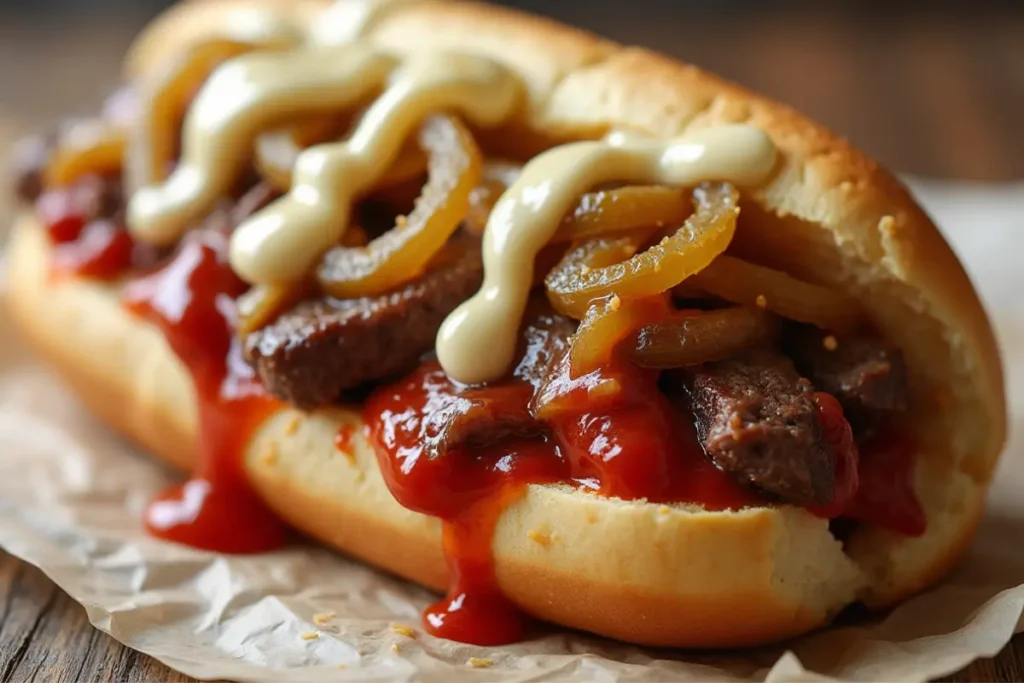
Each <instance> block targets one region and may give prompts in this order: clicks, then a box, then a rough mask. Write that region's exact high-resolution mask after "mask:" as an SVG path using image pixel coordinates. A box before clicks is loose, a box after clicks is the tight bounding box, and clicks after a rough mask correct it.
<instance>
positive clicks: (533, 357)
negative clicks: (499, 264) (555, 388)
mask: <svg viewBox="0 0 1024 683" xmlns="http://www.w3.org/2000/svg"><path fill="white" fill-rule="evenodd" d="M524 319H525V320H526V324H525V325H523V329H522V343H521V348H522V351H521V353H520V354H519V363H518V364H517V365H516V368H515V370H514V371H513V373H512V374H513V375H514V376H515V377H517V378H518V379H521V380H523V381H525V382H528V383H529V384H530V385H532V386H533V389H534V391H539V390H540V388H541V387H542V386H543V385H544V383H545V382H547V380H548V378H549V377H550V376H551V374H552V373H554V372H555V371H556V370H557V369H558V365H559V363H560V362H561V360H562V358H563V357H564V356H565V354H566V352H568V350H569V342H570V340H571V338H572V335H573V334H575V332H576V328H577V327H578V326H579V325H578V323H576V322H575V321H574V320H570V319H569V318H566V317H565V316H564V315H560V314H558V313H556V312H555V311H554V309H553V308H551V305H550V304H549V303H548V302H547V300H545V299H543V298H541V297H537V298H535V299H533V300H531V301H530V305H529V308H528V310H527V312H526V315H525V316H524Z"/></svg>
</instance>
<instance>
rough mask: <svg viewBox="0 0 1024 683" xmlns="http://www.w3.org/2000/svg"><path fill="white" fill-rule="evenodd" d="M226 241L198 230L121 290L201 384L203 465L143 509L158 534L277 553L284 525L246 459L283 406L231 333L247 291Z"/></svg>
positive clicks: (210, 546) (213, 546)
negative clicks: (257, 487)
mask: <svg viewBox="0 0 1024 683" xmlns="http://www.w3.org/2000/svg"><path fill="white" fill-rule="evenodd" d="M227 244H228V240H227V237H226V236H225V235H224V234H222V233H219V232H215V231H194V232H192V233H190V234H189V235H188V236H187V237H186V239H185V241H184V242H183V243H182V245H181V247H180V249H179V251H178V253H177V254H176V255H175V257H174V258H173V259H172V260H171V261H170V262H169V263H167V264H166V265H165V266H164V267H162V268H161V269H160V270H158V271H156V272H155V273H153V274H151V275H149V276H147V277H144V278H141V279H138V280H135V281H133V282H131V283H130V284H129V285H128V286H127V287H126V289H125V291H124V295H123V296H124V304H125V306H126V307H127V308H128V310H130V311H132V312H134V313H137V314H139V315H141V316H143V317H145V318H146V319H148V320H150V321H152V322H153V323H155V324H156V325H157V326H158V327H159V328H160V329H161V331H162V332H163V334H164V337H165V338H166V340H167V342H168V344H169V345H170V347H171V349H172V350H173V351H174V353H175V355H177V356H178V358H179V359H180V360H181V361H182V363H184V364H185V366H186V367H187V368H188V370H189V373H190V374H191V376H192V380H193V382H194V384H195V389H196V396H197V399H198V403H199V439H198V450H199V452H198V462H197V465H196V468H195V471H194V472H193V475H192V478H191V479H189V480H188V481H187V482H185V483H184V484H183V485H181V486H175V487H173V488H171V489H168V490H167V491H165V492H164V493H162V494H161V495H160V496H159V497H158V498H157V499H156V500H154V501H153V502H152V503H151V504H150V505H149V507H148V508H147V510H146V515H145V520H146V528H147V530H148V531H149V532H150V533H152V534H153V535H155V536H158V537H160V538H164V539H167V540H171V541H176V542H179V543H184V544H186V545H190V546H194V547H197V548H204V549H207V550H214V551H218V552H225V553H254V552H262V551H266V550H272V549H274V548H277V547H279V546H280V545H282V544H283V543H284V541H285V538H286V528H285V526H284V524H283V523H282V522H281V521H280V520H279V519H278V518H277V517H276V516H275V515H274V514H273V513H272V512H271V511H270V510H269V509H268V508H267V507H266V506H265V505H264V504H263V502H262V501H261V500H260V499H259V497H258V496H257V495H256V494H255V493H254V492H253V491H252V489H251V487H250V485H249V483H248V481H247V480H246V477H245V473H244V469H243V463H242V455H243V452H244V449H245V446H246V444H247V443H248V442H249V439H250V437H251V435H252V433H253V431H254V430H255V429H256V428H257V427H258V426H259V425H260V423H261V422H263V420H264V419H266V418H267V417H268V416H269V415H270V414H271V413H272V412H274V410H275V409H276V408H277V406H278V404H277V403H276V402H275V401H274V400H273V399H271V398H270V397H269V396H268V395H267V394H266V393H265V392H264V390H263V388H262V387H261V386H260V385H259V383H258V381H257V380H256V378H255V376H254V374H253V371H252V369H251V368H250V367H249V366H248V365H247V364H246V363H245V361H244V360H243V359H242V356H241V349H240V345H239V343H238V340H237V339H236V338H235V335H234V334H233V325H232V322H233V320H234V316H235V304H234V299H235V298H236V297H237V296H238V295H240V294H241V293H242V292H243V291H244V290H245V285H244V283H242V282H241V281H240V280H239V279H238V278H237V277H236V276H235V274H234V273H233V272H232V270H231V268H230V267H229V265H228V262H227Z"/></svg>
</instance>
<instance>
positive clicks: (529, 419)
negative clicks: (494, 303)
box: [424, 297, 576, 457]
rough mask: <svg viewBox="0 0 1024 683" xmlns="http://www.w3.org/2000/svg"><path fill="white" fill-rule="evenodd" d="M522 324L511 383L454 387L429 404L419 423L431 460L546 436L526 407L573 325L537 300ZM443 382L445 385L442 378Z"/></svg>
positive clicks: (564, 347) (563, 349)
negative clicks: (511, 440) (454, 450)
mask: <svg viewBox="0 0 1024 683" xmlns="http://www.w3.org/2000/svg"><path fill="white" fill-rule="evenodd" d="M524 320H525V322H524V324H523V327H522V329H521V331H520V338H521V341H520V350H519V354H518V355H519V363H518V364H517V365H516V368H515V370H514V371H513V373H512V374H513V378H514V379H513V380H512V381H508V382H500V383H498V384H494V385H484V386H478V387H466V388H462V387H460V388H458V389H457V390H456V391H455V392H453V393H452V394H451V395H446V396H445V397H444V398H445V399H446V400H438V401H435V405H436V409H435V410H433V411H432V412H431V413H430V414H428V415H426V416H425V418H424V419H425V420H426V422H427V423H428V424H427V425H426V432H425V433H427V434H429V435H430V438H429V439H428V449H429V452H430V454H431V457H436V456H439V455H444V454H445V453H446V452H447V451H449V450H450V449H452V448H457V447H459V446H464V445H468V446H474V445H481V444H489V443H494V442H497V441H500V440H502V439H505V438H509V437H519V438H534V437H539V436H543V435H544V434H546V433H547V425H545V424H544V423H543V422H540V421H538V420H537V419H535V418H534V416H533V413H532V412H531V410H530V402H531V400H532V399H533V395H534V392H535V391H536V390H537V389H538V388H539V387H540V386H541V384H542V383H543V382H544V381H546V380H547V378H548V375H549V374H550V373H551V372H553V371H554V368H555V366H556V365H557V364H558V361H559V360H560V359H561V358H562V356H563V355H564V354H565V352H566V351H567V350H568V348H569V338H570V337H571V336H572V334H573V332H575V331H576V323H575V322H573V321H572V320H570V319H569V318H566V317H564V316H561V315H559V314H558V313H555V311H554V310H553V309H552V308H551V305H550V304H548V302H547V300H546V299H544V298H543V297H537V298H536V299H534V300H532V301H531V302H530V305H529V307H528V309H527V311H526V315H525V316H524ZM517 380H518V381H517ZM445 381H446V382H450V380H448V379H447V377H446V378H445ZM438 396H439V397H440V396H441V394H440V393H439V394H438Z"/></svg>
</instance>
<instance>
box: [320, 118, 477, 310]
mask: <svg viewBox="0 0 1024 683" xmlns="http://www.w3.org/2000/svg"><path fill="white" fill-rule="evenodd" d="M419 144H420V146H421V147H422V148H423V150H425V152H426V153H427V155H428V158H429V162H428V178H427V184H426V185H425V186H424V187H423V191H422V193H421V194H420V197H419V199H418V200H417V202H416V207H415V208H414V209H413V211H412V213H410V214H409V216H408V218H405V219H401V218H400V219H399V220H398V221H396V225H395V227H394V228H392V229H391V230H388V231H387V232H386V233H384V234H383V235H381V236H380V237H378V238H376V239H374V240H373V241H372V242H370V243H369V244H368V245H367V246H366V247H363V248H346V247H335V248H334V249H332V250H331V251H329V252H328V253H327V254H326V255H325V256H324V258H323V260H322V262H321V263H320V266H319V267H318V268H317V280H318V281H319V283H320V286H321V288H322V289H323V291H324V292H326V293H327V294H330V295H332V296H336V297H340V298H354V297H358V296H369V295H373V294H380V293H383V292H386V291H388V290H390V289H394V288H395V287H396V286H398V285H400V284H401V283H403V282H405V281H407V280H409V279H410V278H412V277H415V276H416V275H418V274H419V273H421V272H422V271H423V269H424V268H425V267H426V265H427V264H428V263H429V262H430V260H431V258H433V257H434V255H435V254H437V253H438V252H439V251H440V250H441V248H442V247H443V246H444V244H445V242H447V240H448V238H449V237H450V236H451V235H452V233H454V232H455V230H456V229H457V228H458V227H459V223H460V221H461V220H462V218H463V217H464V216H465V215H466V211H467V210H468V207H469V193H470V191H471V190H472V189H473V188H474V187H476V185H477V184H478V183H479V180H480V168H481V161H480V150H479V149H478V148H477V146H476V142H475V141H474V140H473V136H472V134H471V133H470V132H469V130H468V129H467V128H466V127H465V126H464V125H463V124H462V123H461V122H459V121H458V120H457V119H454V118H451V117H447V116H433V117H431V118H429V119H427V120H426V121H425V122H424V124H423V126H422V128H421V130H420V134H419Z"/></svg>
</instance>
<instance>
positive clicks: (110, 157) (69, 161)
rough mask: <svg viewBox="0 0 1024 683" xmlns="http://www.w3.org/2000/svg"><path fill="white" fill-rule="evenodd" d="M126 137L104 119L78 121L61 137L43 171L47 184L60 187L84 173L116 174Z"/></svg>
mask: <svg viewBox="0 0 1024 683" xmlns="http://www.w3.org/2000/svg"><path fill="white" fill-rule="evenodd" d="M126 146H127V136H126V133H125V130H124V129H123V128H121V127H119V126H115V125H112V124H110V123H107V122H104V121H81V122H78V123H75V124H74V125H72V126H71V127H70V128H69V129H68V130H67V131H65V133H64V134H63V135H62V136H61V139H60V143H59V144H58V146H57V148H56V149H55V150H54V152H53V154H52V155H50V159H49V161H48V162H47V165H46V169H45V171H44V182H45V183H46V185H47V186H48V187H63V186H66V185H70V184H71V183H73V182H74V181H75V180H77V179H78V178H80V177H81V176H83V175H86V174H91V173H95V174H107V173H111V174H112V173H118V172H120V170H121V164H122V163H123V159H124V152H125V147H126Z"/></svg>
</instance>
